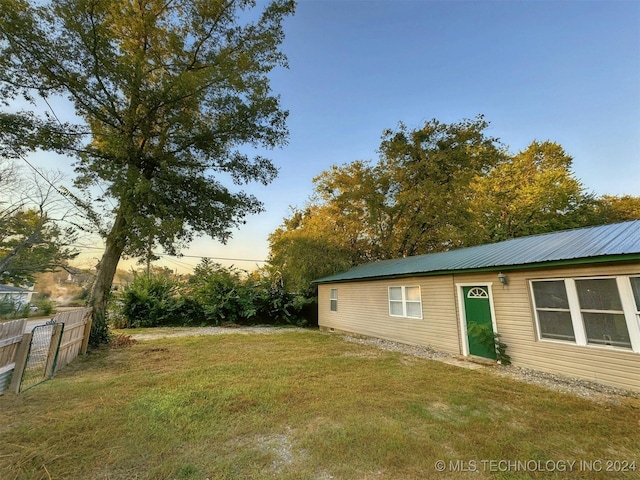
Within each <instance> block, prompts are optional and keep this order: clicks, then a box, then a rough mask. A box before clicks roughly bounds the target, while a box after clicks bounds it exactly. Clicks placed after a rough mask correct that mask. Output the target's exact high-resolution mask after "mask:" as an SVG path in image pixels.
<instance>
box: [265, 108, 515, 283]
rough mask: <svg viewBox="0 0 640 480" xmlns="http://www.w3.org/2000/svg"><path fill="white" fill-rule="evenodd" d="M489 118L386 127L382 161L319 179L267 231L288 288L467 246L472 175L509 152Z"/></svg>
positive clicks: (345, 168) (275, 263)
mask: <svg viewBox="0 0 640 480" xmlns="http://www.w3.org/2000/svg"><path fill="white" fill-rule="evenodd" d="M487 127H488V122H486V121H485V120H484V119H483V118H482V117H481V116H479V117H477V118H476V119H473V120H463V121H462V122H459V123H452V124H444V123H441V122H438V121H437V120H435V119H434V120H431V121H429V122H427V123H426V124H425V125H424V126H423V127H422V128H419V129H416V130H409V129H408V128H407V127H406V126H404V125H402V124H401V125H400V126H399V128H398V129H397V130H396V131H393V130H387V131H385V132H384V134H383V137H382V142H381V145H380V148H379V152H380V159H379V161H378V162H377V163H375V164H372V163H369V162H362V161H355V162H352V163H350V164H347V165H343V166H332V167H331V168H330V170H328V171H325V172H323V173H321V174H320V175H319V176H318V177H316V178H315V179H314V184H315V188H314V189H315V196H314V198H313V200H312V201H311V203H310V205H309V206H308V207H307V208H306V209H305V210H303V211H298V210H295V211H294V212H293V215H292V216H291V217H290V218H288V219H285V222H284V224H283V226H282V227H280V228H278V230H276V231H275V232H274V233H273V234H272V235H271V236H270V238H269V241H270V248H271V257H270V263H271V265H272V267H273V269H274V270H277V271H280V272H281V273H282V276H283V278H284V279H285V284H286V286H287V288H288V289H290V290H293V291H300V292H305V293H309V292H312V291H313V286H312V285H311V282H312V281H313V280H314V279H317V278H320V277H322V276H325V275H330V274H332V273H336V272H338V271H341V270H345V269H347V268H349V267H351V266H354V265H359V264H362V263H366V262H371V261H375V260H383V259H388V258H395V257H404V256H408V255H417V254H423V253H430V252H439V251H444V250H448V249H451V248H455V247H459V246H463V245H465V244H466V242H467V240H468V236H469V234H470V229H469V224H470V213H469V208H467V206H468V204H469V199H470V198H471V196H472V195H471V180H472V179H474V178H475V177H477V176H480V175H484V174H485V173H486V172H487V171H489V170H490V169H491V168H493V167H494V166H495V165H497V164H498V163H499V162H500V161H502V160H503V159H504V156H505V153H504V151H503V149H502V147H501V145H500V144H499V142H498V141H497V139H495V138H492V137H490V136H488V135H487V134H486V132H485V131H486V129H487Z"/></svg>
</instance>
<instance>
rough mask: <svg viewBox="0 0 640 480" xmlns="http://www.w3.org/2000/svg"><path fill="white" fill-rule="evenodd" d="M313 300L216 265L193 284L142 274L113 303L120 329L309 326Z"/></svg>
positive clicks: (203, 267) (207, 266) (202, 269)
mask: <svg viewBox="0 0 640 480" xmlns="http://www.w3.org/2000/svg"><path fill="white" fill-rule="evenodd" d="M307 303H308V300H306V299H305V298H304V297H301V296H298V295H294V294H292V293H289V292H287V291H286V290H285V289H284V288H283V287H282V286H281V285H280V284H278V283H277V282H276V283H274V282H272V281H271V280H270V279H269V278H263V277H260V276H257V275H254V276H250V277H249V278H243V272H242V271H240V270H238V269H235V268H233V267H231V268H223V267H222V266H220V265H218V264H216V263H212V262H210V261H208V260H206V259H205V260H203V262H202V263H201V264H200V265H198V266H197V267H196V269H195V271H194V274H193V275H192V276H191V278H190V279H189V281H188V282H186V283H184V282H181V281H179V280H177V279H175V278H173V277H171V276H169V275H167V274H163V273H159V272H151V274H149V275H146V274H136V275H134V278H133V280H132V281H131V282H130V283H128V284H127V285H125V287H124V288H123V289H122V292H121V293H120V294H119V295H118V296H117V297H115V296H114V301H113V302H112V310H113V314H112V317H111V322H112V325H113V326H114V327H115V328H137V327H157V326H176V325H180V326H199V325H224V324H238V325H248V324H258V323H260V324H279V325H283V324H284V325H304V324H305V322H306V320H305V317H304V316H303V315H302V312H303V311H304V309H305V307H306V306H307Z"/></svg>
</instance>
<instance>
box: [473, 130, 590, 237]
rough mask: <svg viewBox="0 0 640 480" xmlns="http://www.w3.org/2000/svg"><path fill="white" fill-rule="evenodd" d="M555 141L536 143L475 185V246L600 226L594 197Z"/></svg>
mask: <svg viewBox="0 0 640 480" xmlns="http://www.w3.org/2000/svg"><path fill="white" fill-rule="evenodd" d="M572 163H573V159H572V158H571V156H569V155H567V153H566V152H565V151H564V149H563V148H562V147H561V146H560V145H558V144H557V143H554V142H549V141H546V142H538V141H534V142H532V143H531V144H530V145H529V146H528V147H527V148H526V149H525V150H523V151H522V152H519V153H517V154H516V155H514V156H512V157H509V158H508V159H506V160H505V161H504V162H501V163H500V164H499V165H498V166H496V167H495V168H494V169H492V170H491V171H490V172H489V173H488V174H487V175H483V176H479V177H477V178H475V179H474V181H473V182H472V190H473V199H472V201H471V202H470V207H471V209H472V212H471V213H472V216H473V217H474V218H475V226H474V228H475V229H476V231H477V237H476V238H475V240H476V242H479V243H488V242H498V241H501V240H507V239H509V238H515V237H522V236H526V235H534V234H538V233H546V232H552V231H556V230H566V229H569V228H575V227H582V226H585V225H591V224H594V223H599V222H598V221H597V220H596V218H595V217H594V214H593V209H594V208H595V202H596V200H595V197H594V195H592V194H589V193H587V192H586V190H585V188H584V186H583V185H582V184H581V183H580V181H579V180H578V179H577V178H576V177H575V175H574V174H573V171H572V168H571V167H572Z"/></svg>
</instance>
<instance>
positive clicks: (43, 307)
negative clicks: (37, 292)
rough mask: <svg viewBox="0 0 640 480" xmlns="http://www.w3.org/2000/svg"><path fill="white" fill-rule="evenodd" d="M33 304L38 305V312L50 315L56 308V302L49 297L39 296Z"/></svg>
mask: <svg viewBox="0 0 640 480" xmlns="http://www.w3.org/2000/svg"><path fill="white" fill-rule="evenodd" d="M35 306H36V307H38V313H39V314H40V315H45V316H47V315H51V314H52V313H53V311H54V310H55V308H56V304H55V303H54V302H53V301H51V299H49V298H41V299H40V300H38V301H37V302H35Z"/></svg>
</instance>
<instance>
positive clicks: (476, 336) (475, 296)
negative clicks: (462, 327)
mask: <svg viewBox="0 0 640 480" xmlns="http://www.w3.org/2000/svg"><path fill="white" fill-rule="evenodd" d="M462 293H463V295H464V312H465V317H466V320H467V339H468V341H469V353H470V354H471V355H477V356H479V357H484V358H491V359H494V360H495V358H496V351H495V348H494V346H493V322H492V321H491V305H490V303H489V289H488V288H487V287H462Z"/></svg>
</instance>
